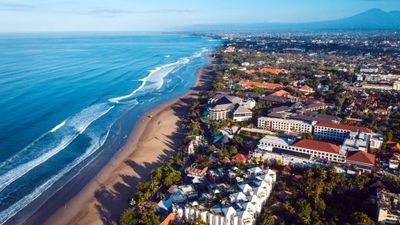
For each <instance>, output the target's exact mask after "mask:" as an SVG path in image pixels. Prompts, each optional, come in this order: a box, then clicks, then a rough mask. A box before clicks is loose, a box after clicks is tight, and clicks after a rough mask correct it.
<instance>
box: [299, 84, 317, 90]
mask: <svg viewBox="0 0 400 225" xmlns="http://www.w3.org/2000/svg"><path fill="white" fill-rule="evenodd" d="M299 90H300V91H314V89H312V88H311V87H310V86H308V85H304V86H303V87H301V88H300V89H299Z"/></svg>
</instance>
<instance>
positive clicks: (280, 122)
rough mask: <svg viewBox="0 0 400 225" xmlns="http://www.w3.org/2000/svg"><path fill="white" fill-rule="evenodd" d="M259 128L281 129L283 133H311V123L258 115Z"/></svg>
mask: <svg viewBox="0 0 400 225" xmlns="http://www.w3.org/2000/svg"><path fill="white" fill-rule="evenodd" d="M257 127H258V128H259V129H264V130H269V131H282V132H285V133H312V124H311V123H308V122H304V121H300V120H292V119H279V118H272V117H260V118H258V121H257Z"/></svg>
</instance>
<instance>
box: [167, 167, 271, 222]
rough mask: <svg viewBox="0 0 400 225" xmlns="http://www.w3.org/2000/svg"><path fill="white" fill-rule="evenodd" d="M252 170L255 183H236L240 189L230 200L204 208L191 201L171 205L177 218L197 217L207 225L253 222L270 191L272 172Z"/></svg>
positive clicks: (258, 169)
mask: <svg viewBox="0 0 400 225" xmlns="http://www.w3.org/2000/svg"><path fill="white" fill-rule="evenodd" d="M252 169H253V168H252ZM254 171H256V172H254V173H253V172H252V171H250V174H251V176H253V178H254V179H255V180H256V182H254V183H255V186H250V185H249V184H246V183H245V184H241V185H239V186H238V188H239V189H240V191H239V192H237V193H233V194H231V195H230V196H229V199H230V203H228V204H226V205H215V206H213V207H211V208H206V207H204V206H201V205H198V204H196V203H195V202H193V203H190V204H188V205H186V206H184V207H178V208H174V211H175V213H176V215H177V218H178V219H185V220H189V219H196V218H199V217H200V218H201V219H202V220H203V221H206V222H208V224H210V225H255V223H256V219H257V216H258V215H259V214H260V212H261V209H262V206H263V205H264V204H265V203H266V201H267V200H268V197H269V196H270V194H271V192H272V188H273V185H274V184H275V182H276V173H275V172H274V171H272V170H261V169H260V168H258V167H256V168H255V170H254ZM257 171H258V172H257Z"/></svg>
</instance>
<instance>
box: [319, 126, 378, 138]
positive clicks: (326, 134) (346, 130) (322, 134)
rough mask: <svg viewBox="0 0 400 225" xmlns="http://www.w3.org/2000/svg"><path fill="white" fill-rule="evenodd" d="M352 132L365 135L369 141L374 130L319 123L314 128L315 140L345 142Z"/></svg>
mask: <svg viewBox="0 0 400 225" xmlns="http://www.w3.org/2000/svg"><path fill="white" fill-rule="evenodd" d="M350 132H357V133H360V135H364V136H365V139H367V141H368V140H369V139H370V138H371V137H372V130H371V129H369V128H367V127H358V126H350V125H342V124H335V123H326V122H319V123H317V124H316V125H315V126H314V138H316V139H320V140H331V141H338V142H343V141H344V140H345V139H346V138H348V137H349V135H350Z"/></svg>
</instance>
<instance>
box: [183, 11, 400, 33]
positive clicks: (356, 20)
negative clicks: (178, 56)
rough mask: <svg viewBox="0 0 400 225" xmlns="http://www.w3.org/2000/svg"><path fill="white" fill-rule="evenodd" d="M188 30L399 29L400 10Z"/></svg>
mask: <svg viewBox="0 0 400 225" xmlns="http://www.w3.org/2000/svg"><path fill="white" fill-rule="evenodd" d="M184 30H189V31H231V32H232V31H242V32H264V31H340V30H343V31H384V30H385V31H389V30H391V31H393V30H396V31H397V30H400V11H392V12H385V11H383V10H380V9H370V10H368V11H365V12H362V13H360V14H357V15H354V16H351V17H348V18H344V19H338V20H330V21H321V22H309V23H257V24H218V25H196V26H190V27H186V28H184Z"/></svg>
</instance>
